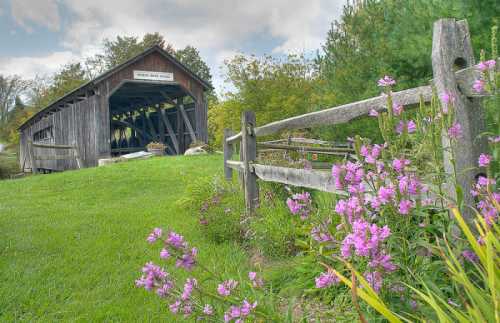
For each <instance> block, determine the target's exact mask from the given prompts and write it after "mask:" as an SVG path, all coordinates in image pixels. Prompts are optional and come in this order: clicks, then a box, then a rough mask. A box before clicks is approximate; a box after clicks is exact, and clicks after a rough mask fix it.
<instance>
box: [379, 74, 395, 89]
mask: <svg viewBox="0 0 500 323" xmlns="http://www.w3.org/2000/svg"><path fill="white" fill-rule="evenodd" d="M395 84H396V81H395V80H394V79H393V78H392V77H390V76H387V75H385V76H384V77H383V78H381V79H380V80H378V86H380V87H388V86H393V85H395Z"/></svg>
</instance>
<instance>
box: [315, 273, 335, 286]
mask: <svg viewBox="0 0 500 323" xmlns="http://www.w3.org/2000/svg"><path fill="white" fill-rule="evenodd" d="M315 281H316V288H327V287H330V286H332V285H335V284H338V283H339V282H340V278H339V277H338V276H337V275H336V274H335V273H334V272H331V271H328V272H326V273H321V274H320V275H319V276H318V277H316V279H315Z"/></svg>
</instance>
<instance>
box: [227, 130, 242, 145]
mask: <svg viewBox="0 0 500 323" xmlns="http://www.w3.org/2000/svg"><path fill="white" fill-rule="evenodd" d="M240 140H241V131H240V132H238V133H237V134H235V135H233V136H231V137H229V138H227V139H226V141H227V142H228V143H230V144H232V143H234V142H236V141H240Z"/></svg>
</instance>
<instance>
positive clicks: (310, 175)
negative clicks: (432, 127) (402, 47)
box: [223, 19, 499, 213]
mask: <svg viewBox="0 0 500 323" xmlns="http://www.w3.org/2000/svg"><path fill="white" fill-rule="evenodd" d="M431 58H432V70H433V80H431V82H430V83H431V84H430V85H427V86H421V87H417V88H412V89H408V90H404V91H399V92H394V93H393V94H392V98H393V101H394V102H397V103H398V104H401V105H403V106H410V105H416V104H418V103H420V102H421V100H423V101H424V102H430V101H431V99H432V97H433V93H434V89H433V88H435V91H436V93H449V94H450V95H451V96H452V97H453V98H454V100H455V101H454V107H455V117H456V120H457V122H459V123H460V125H461V126H462V138H461V139H460V142H459V143H458V144H456V145H452V149H453V151H454V154H455V156H456V160H455V164H456V171H457V174H458V175H457V176H458V178H457V182H458V183H459V184H460V186H462V188H463V191H464V192H469V191H470V188H472V185H473V183H474V181H475V179H476V176H477V175H478V174H480V173H481V172H482V171H484V170H480V169H477V168H475V165H476V162H477V159H478V157H479V155H480V153H481V152H484V151H485V149H486V145H487V144H486V139H484V138H482V137H481V136H479V135H480V134H481V133H483V132H484V130H485V113H484V110H483V108H482V106H481V96H485V95H486V93H479V94H478V93H473V91H472V85H473V82H474V81H475V80H477V79H478V78H479V77H480V71H478V70H477V68H475V66H474V65H475V63H474V55H473V50H472V45H471V41H470V35H469V30H468V25H467V22H466V21H456V20H455V19H440V20H438V21H436V22H435V23H434V31H433V44H432V54H431ZM498 65H499V64H497V66H498ZM386 104H387V98H386V97H385V96H383V95H381V96H377V97H373V98H370V99H366V100H362V101H357V102H353V103H349V104H345V105H341V106H338V107H334V108H329V109H325V110H321V111H317V112H312V113H307V114H303V115H300V116H296V117H292V118H288V119H284V120H280V121H275V122H271V123H268V124H266V125H262V126H257V121H256V118H255V113H254V112H252V111H245V112H243V113H242V117H241V131H240V132H238V133H236V134H234V133H233V132H232V130H230V129H225V130H224V140H223V145H224V173H225V177H226V179H227V180H232V174H233V170H236V171H238V172H239V173H240V180H241V181H242V186H243V188H244V194H245V206H246V210H247V212H248V213H251V212H253V211H254V210H255V208H256V207H257V206H258V204H259V188H258V180H263V181H270V182H278V183H283V184H288V185H292V186H300V187H306V188H311V189H317V190H321V191H326V192H332V193H337V194H342V193H343V192H337V191H336V190H335V186H334V184H333V182H332V180H331V174H330V172H325V171H320V170H314V169H313V170H306V169H296V168H289V167H279V166H270V165H262V164H258V163H257V162H256V158H257V153H258V151H259V149H262V148H265V149H284V150H290V149H302V150H303V151H304V150H305V149H307V148H306V147H297V146H290V145H283V144H278V143H269V142H267V143H259V142H257V138H258V137H262V136H269V135H274V134H277V133H278V132H280V131H282V130H293V129H304V128H313V127H317V126H326V125H337V124H342V123H347V122H349V121H351V120H353V119H355V118H358V117H361V116H363V115H367V114H368V113H369V112H370V110H371V109H375V110H377V111H382V110H384V109H385V108H386ZM443 141H445V142H443V146H445V147H448V146H449V145H450V144H449V143H448V142H446V138H444V137H443ZM238 143H239V146H240V149H239V155H240V156H239V157H240V158H239V160H232V159H231V158H232V157H233V155H234V154H235V148H236V145H237V144H238ZM309 149H314V150H315V151H316V152H318V153H321V151H318V149H319V150H322V149H323V152H326V151H327V150H324V149H325V148H319V147H314V148H312V147H309ZM333 149H337V148H333ZM345 149H349V148H345ZM337 151H338V149H337ZM443 154H444V164H445V165H444V167H445V171H446V172H447V173H450V174H451V173H452V166H451V154H450V152H447V151H444V152H443ZM451 185H452V184H451V183H449V184H448V186H447V187H446V188H445V189H446V190H447V191H448V192H449V193H450V194H454V193H453V192H455V190H454V188H453V187H452V186H451ZM466 195H467V196H468V195H469V194H466ZM452 196H453V195H452ZM471 198H472V197H470V196H469V197H467V198H465V200H464V202H465V203H466V204H468V205H472V204H473V201H472V200H471Z"/></svg>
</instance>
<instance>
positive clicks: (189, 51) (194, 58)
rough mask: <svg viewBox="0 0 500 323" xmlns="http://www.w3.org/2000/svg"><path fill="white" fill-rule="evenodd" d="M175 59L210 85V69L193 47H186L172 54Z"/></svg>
mask: <svg viewBox="0 0 500 323" xmlns="http://www.w3.org/2000/svg"><path fill="white" fill-rule="evenodd" d="M174 56H175V58H177V59H178V60H179V61H181V62H182V63H183V64H184V65H186V66H188V67H189V69H190V70H191V71H193V72H194V73H195V74H196V75H198V76H199V77H200V78H201V79H203V80H204V81H207V82H208V83H210V84H211V83H212V74H211V73H210V68H209V67H208V65H207V64H206V63H205V62H204V61H203V60H202V59H201V56H200V52H199V51H198V50H197V49H196V48H194V47H193V46H190V45H188V46H186V47H185V48H184V49H179V50H177V51H176V52H175V53H174Z"/></svg>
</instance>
